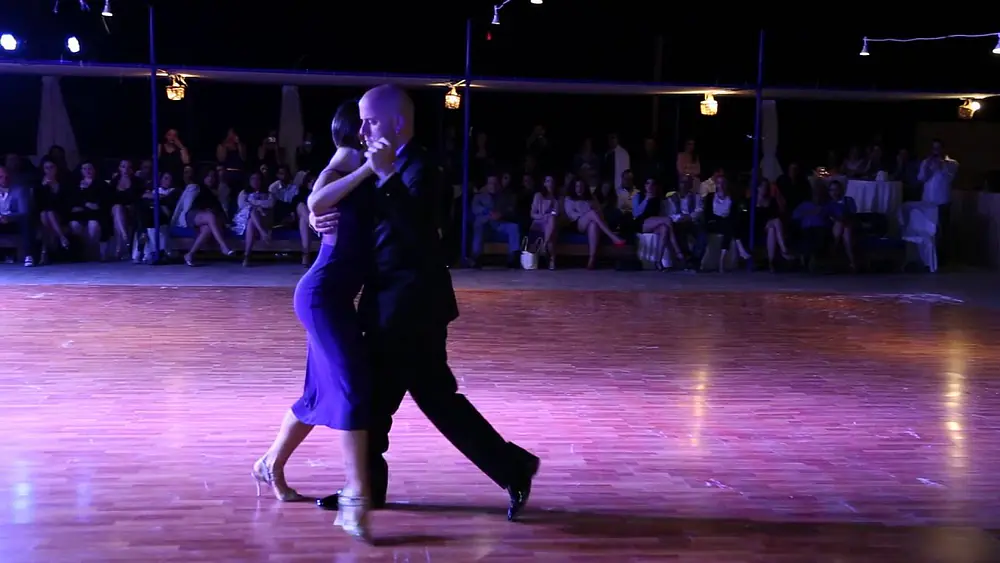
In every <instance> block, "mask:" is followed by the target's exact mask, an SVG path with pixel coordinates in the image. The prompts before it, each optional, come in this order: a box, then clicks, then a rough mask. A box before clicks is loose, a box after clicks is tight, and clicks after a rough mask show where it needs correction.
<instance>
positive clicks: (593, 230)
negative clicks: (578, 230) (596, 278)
mask: <svg viewBox="0 0 1000 563" xmlns="http://www.w3.org/2000/svg"><path fill="white" fill-rule="evenodd" d="M584 218H585V217H581V218H580V223H583V220H584ZM585 229H586V232H587V251H588V253H589V254H588V258H587V269H588V270H593V269H594V268H595V267H596V266H597V248H598V245H599V244H600V241H601V231H600V227H598V225H597V221H596V217H594V220H591V221H590V222H588V223H587V226H586V227H585Z"/></svg>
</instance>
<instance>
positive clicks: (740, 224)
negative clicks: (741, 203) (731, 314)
mask: <svg viewBox="0 0 1000 563" xmlns="http://www.w3.org/2000/svg"><path fill="white" fill-rule="evenodd" d="M704 206H705V218H706V225H705V227H706V228H707V230H708V232H709V233H712V234H718V235H722V253H721V255H720V257H719V272H720V273H721V272H725V271H726V254H727V253H728V252H729V247H730V245H731V244H732V243H734V242H735V243H736V251H737V252H738V253H739V255H740V258H741V259H743V260H749V259H750V253H749V252H747V249H746V246H745V245H744V244H743V238H745V237H746V232H745V231H746V228H745V222H744V220H743V216H742V212H741V211H740V209H739V208H738V207H737V206H736V205H734V204H733V198H732V195H731V194H730V190H729V181H728V180H727V179H726V177H725V174H721V173H720V174H717V175H716V176H715V193H711V194H708V195H707V196H705V204H704Z"/></svg>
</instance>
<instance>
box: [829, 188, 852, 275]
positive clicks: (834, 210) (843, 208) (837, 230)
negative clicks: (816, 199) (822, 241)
mask: <svg viewBox="0 0 1000 563" xmlns="http://www.w3.org/2000/svg"><path fill="white" fill-rule="evenodd" d="M829 189H830V201H829V202H828V203H827V204H826V213H827V215H828V216H829V217H830V219H831V220H833V229H832V230H831V234H832V235H833V247H834V250H836V249H837V248H838V247H840V246H841V245H843V247H844V253H845V254H847V260H848V262H849V264H850V268H851V271H852V272H853V271H856V270H857V269H858V268H857V264H856V263H855V262H854V217H855V215H857V214H858V204H857V203H856V202H855V201H854V198H853V197H851V196H849V195H846V193H845V191H844V185H843V184H841V183H840V182H830V188H829Z"/></svg>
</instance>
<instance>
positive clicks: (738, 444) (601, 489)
mask: <svg viewBox="0 0 1000 563" xmlns="http://www.w3.org/2000/svg"><path fill="white" fill-rule="evenodd" d="M291 291H292V290H291V289H290V288H190V287H188V288H159V287H146V288H139V287H87V286H72V287H71V286H45V287H41V286H39V287H28V286H8V287H3V288H0V303H2V304H3V305H2V308H0V334H2V345H0V428H3V436H4V439H3V440H0V561H3V562H4V563H21V562H45V563H61V562H98V561H101V562H105V561H106V562H112V561H185V562H192V561H199V562H201V561H205V562H208V561H211V562H229V561H233V562H237V561H239V562H257V561H261V562H265V561H266V562H305V561H326V562H329V561H334V562H341V561H343V562H347V561H413V562H417V561H420V562H424V561H449V562H452V561H453V562H465V561H470V562H471V561H527V560H532V559H539V560H545V561H611V562H626V561H660V560H671V561H689V562H711V563H726V562H730V561H733V562H735V561H751V562H785V561H788V562H799V561H819V562H835V561H836V562H862V561H865V562H867V561H876V562H879V563H886V562H888V561H912V562H919V561H935V562H952V561H954V562H961V563H969V562H980V561H982V562H986V561H996V560H998V555H997V554H998V553H1000V551H998V547H1000V542H998V540H997V536H996V532H995V530H996V529H997V528H998V527H1000V526H998V523H1000V502H998V501H1000V485H998V484H997V476H998V475H1000V473H998V472H1000V435H998V432H997V431H998V427H1000V384H998V380H1000V348H997V346H996V344H995V343H996V339H997V336H996V335H997V331H998V329H1000V320H998V319H997V317H996V315H993V314H991V313H989V312H988V311H983V310H978V309H975V308H973V307H966V306H961V305H940V304H931V303H902V302H898V301H893V300H889V299H878V298H859V297H847V296H836V295H821V294H801V293H800V294H780V293H775V294H760V293H757V294H752V295H741V294H736V293H725V292H701V293H677V294H669V293H651V292H650V293H625V292H585V291H566V292H557V291H530V292H522V291H462V292H461V293H460V301H461V306H462V317H461V319H460V320H459V321H457V322H456V323H455V324H454V325H453V329H452V339H451V346H450V353H451V358H452V364H453V367H454V369H455V372H456V373H457V374H458V375H459V377H460V384H461V386H462V388H463V390H464V391H465V392H466V393H467V394H468V395H469V397H470V398H471V399H472V401H473V402H474V403H475V404H476V405H477V406H478V407H479V408H480V410H482V411H483V412H484V413H485V414H486V415H487V417H488V418H489V419H490V420H491V421H492V422H493V423H494V424H495V425H496V426H497V427H498V428H499V429H500V430H501V432H502V433H503V434H504V435H505V436H506V437H508V439H511V440H513V441H516V442H518V443H520V444H522V445H524V446H525V447H527V448H529V449H531V450H533V451H535V452H536V453H538V454H539V455H540V456H541V457H542V459H543V466H542V472H541V473H540V474H539V476H538V478H537V479H536V482H535V488H534V491H533V495H532V503H531V506H530V508H529V511H528V512H527V513H526V515H525V518H524V522H523V523H519V524H510V523H507V522H506V521H505V520H504V518H503V515H502V512H503V509H504V507H505V495H504V494H503V492H502V491H500V490H498V489H496V488H495V486H494V485H493V484H492V483H491V482H489V481H488V480H487V479H486V478H485V477H484V476H482V475H480V474H479V473H478V472H477V471H476V470H475V468H474V467H473V466H472V465H471V464H469V463H468V462H467V461H465V460H464V459H462V458H461V456H460V455H459V454H458V453H457V452H455V451H454V450H453V449H452V448H451V447H450V445H449V444H448V443H447V442H446V441H445V440H444V439H443V438H442V437H441V436H439V435H438V434H437V433H436V431H435V430H434V429H433V427H431V425H430V424H429V423H428V422H427V421H426V420H425V419H423V417H422V416H421V414H420V413H419V411H418V410H417V409H416V408H415V407H414V406H413V404H412V403H410V402H409V401H408V400H407V402H405V403H404V406H403V409H402V410H401V412H400V414H399V416H398V418H397V423H396V424H395V426H394V431H393V435H392V439H393V443H392V444H393V445H392V448H391V451H390V454H391V457H390V464H391V469H392V480H391V483H390V491H389V496H390V502H393V503H395V504H394V505H393V507H392V509H391V510H387V511H384V512H379V513H377V514H376V516H375V525H376V529H375V532H376V535H377V536H378V537H379V545H378V546H376V547H367V546H361V545H356V544H354V543H352V542H350V541H348V540H347V539H345V538H344V537H343V536H342V535H341V534H340V533H338V530H336V529H334V528H333V526H332V520H333V515H332V514H330V513H324V512H322V511H320V510H318V509H316V508H315V507H313V506H310V505H307V504H299V505H295V504H279V503H277V502H276V501H274V500H272V499H271V498H269V497H265V498H260V499H258V498H255V496H254V486H253V483H252V481H251V479H250V477H249V474H248V473H249V470H250V464H251V463H252V461H253V459H254V458H255V457H256V456H258V455H259V454H260V453H261V452H263V450H264V449H265V448H266V446H267V445H268V444H269V443H270V441H271V439H272V438H273V433H274V431H275V429H276V425H277V424H278V422H279V420H280V417H281V415H282V413H283V411H284V410H285V409H286V408H287V407H288V405H289V404H290V403H291V401H293V400H294V399H295V398H296V396H297V393H298V392H299V390H300V389H301V375H302V374H301V370H302V364H303V361H304V348H303V345H304V341H303V334H302V331H301V329H300V327H299V325H298V323H297V321H296V319H295V317H294V315H293V313H292V310H291V306H290V301H291ZM329 438H332V435H331V434H329V433H327V432H323V431H317V432H315V433H314V434H313V435H312V436H311V437H310V439H309V440H308V441H307V442H306V443H305V444H304V445H303V447H302V448H301V449H300V451H299V452H298V453H297V454H296V456H295V457H293V459H292V461H291V463H290V464H289V466H288V468H287V475H288V478H289V481H290V482H291V483H292V485H293V486H295V487H296V488H298V490H299V491H301V492H303V493H305V494H314V495H323V494H327V493H329V492H332V491H334V490H336V489H337V488H338V486H339V483H340V481H341V474H340V470H339V458H338V454H337V450H336V447H335V444H334V443H333V442H332V440H331V439H329Z"/></svg>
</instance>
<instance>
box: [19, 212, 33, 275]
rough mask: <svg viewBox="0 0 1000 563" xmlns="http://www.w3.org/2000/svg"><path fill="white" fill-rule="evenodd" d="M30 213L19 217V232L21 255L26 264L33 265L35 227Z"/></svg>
mask: <svg viewBox="0 0 1000 563" xmlns="http://www.w3.org/2000/svg"><path fill="white" fill-rule="evenodd" d="M31 219H32V217H31V215H30V214H28V215H22V216H21V217H20V218H18V219H17V229H18V233H19V234H20V235H21V248H20V251H21V255H20V258H21V259H22V260H24V263H25V265H29V264H31V265H33V264H34V260H35V229H34V222H33V221H32V220H31Z"/></svg>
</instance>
